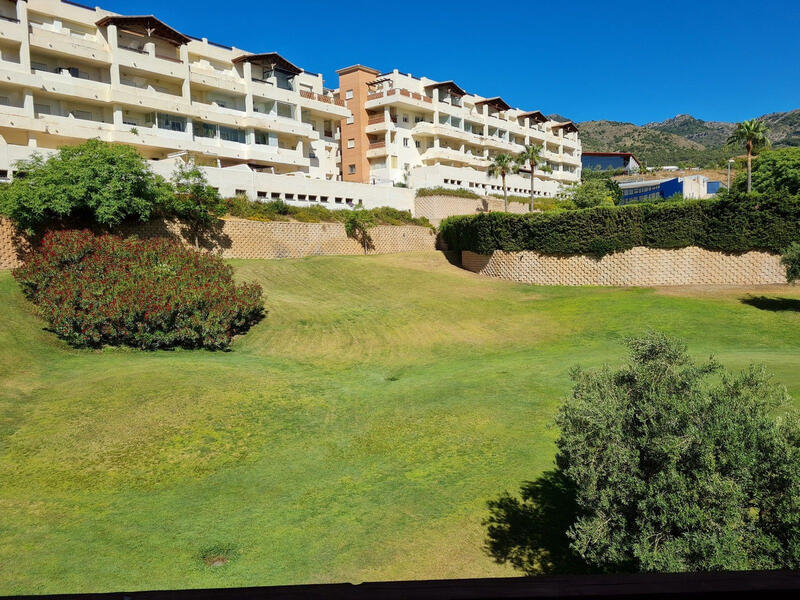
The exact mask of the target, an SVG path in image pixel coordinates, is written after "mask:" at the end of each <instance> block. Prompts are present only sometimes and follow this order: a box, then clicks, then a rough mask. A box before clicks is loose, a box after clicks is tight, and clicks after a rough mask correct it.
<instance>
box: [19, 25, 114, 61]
mask: <svg viewBox="0 0 800 600" xmlns="http://www.w3.org/2000/svg"><path fill="white" fill-rule="evenodd" d="M30 44H31V48H41V49H43V50H47V51H50V52H58V53H59V54H66V55H69V56H75V57H79V58H82V59H85V60H87V61H90V62H93V63H101V64H110V63H111V52H109V51H108V49H107V48H106V45H105V43H103V42H101V41H100V40H98V38H97V36H86V35H71V34H69V33H67V32H64V31H52V30H50V29H44V28H43V27H36V26H34V25H31V27H30Z"/></svg>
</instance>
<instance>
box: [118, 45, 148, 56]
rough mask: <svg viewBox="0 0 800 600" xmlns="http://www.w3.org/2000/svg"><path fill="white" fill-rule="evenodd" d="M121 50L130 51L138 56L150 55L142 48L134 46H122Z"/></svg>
mask: <svg viewBox="0 0 800 600" xmlns="http://www.w3.org/2000/svg"><path fill="white" fill-rule="evenodd" d="M120 49H122V50H128V51H129V52H136V53H137V54H144V55H148V54H149V52H147V50H143V49H142V48H136V47H134V46H120Z"/></svg>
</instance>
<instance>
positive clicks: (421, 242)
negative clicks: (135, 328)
mask: <svg viewBox="0 0 800 600" xmlns="http://www.w3.org/2000/svg"><path fill="white" fill-rule="evenodd" d="M119 233H120V234H122V235H138V236H139V237H142V238H152V237H169V238H172V239H175V240H177V241H180V242H181V243H183V244H185V245H187V246H193V245H194V239H193V236H192V234H191V232H190V231H189V230H188V229H187V228H186V227H185V226H183V225H182V224H181V223H178V222H176V221H151V222H149V223H142V224H136V225H130V226H125V227H123V228H121V230H120V231H119ZM370 236H371V237H372V240H373V244H372V246H371V247H370V248H369V249H368V254H390V253H396V252H416V251H425V250H435V249H436V235H435V233H434V232H433V231H432V230H431V229H429V228H428V227H417V226H414V225H406V226H379V227H375V228H373V229H371V230H370ZM21 243H22V244H24V243H25V242H24V240H20V239H17V238H16V237H15V235H14V229H13V227H12V226H11V224H10V223H9V222H8V221H4V220H0V269H11V268H14V267H16V266H17V265H18V264H19V258H18V255H19V251H18V248H19V247H20V245H21ZM200 245H201V247H202V248H203V249H205V250H208V251H210V252H214V253H217V254H220V255H221V256H222V257H223V258H302V257H304V256H314V255H322V254H363V253H364V248H363V246H362V245H361V244H360V243H359V242H358V241H356V240H354V239H352V238H349V237H347V233H346V232H345V229H344V225H342V224H341V223H294V222H259V221H247V220H244V219H227V220H223V221H220V222H219V225H218V226H217V227H216V228H214V230H213V231H211V232H209V233H206V234H204V235H203V236H202V237H201V238H200ZM23 247H24V246H23Z"/></svg>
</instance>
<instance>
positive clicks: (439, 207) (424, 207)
mask: <svg viewBox="0 0 800 600" xmlns="http://www.w3.org/2000/svg"><path fill="white" fill-rule="evenodd" d="M502 210H503V200H502V199H498V198H492V197H490V196H486V197H485V198H459V197H458V196H422V197H421V198H416V199H415V200H414V216H415V217H426V218H427V219H428V220H429V221H430V222H431V223H432V224H433V225H434V226H436V227H438V226H439V223H441V222H442V220H443V219H445V218H447V217H452V216H455V215H475V214H478V213H481V212H501V211H502ZM508 212H510V213H516V214H525V213H527V212H528V205H527V204H522V203H520V202H509V203H508Z"/></svg>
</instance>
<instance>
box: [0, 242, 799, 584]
mask: <svg viewBox="0 0 800 600" xmlns="http://www.w3.org/2000/svg"><path fill="white" fill-rule="evenodd" d="M233 264H234V265H235V267H236V271H237V276H238V277H239V278H241V279H244V280H257V281H259V282H261V283H262V285H263V286H264V289H265V293H266V303H267V306H268V309H269V314H268V316H267V318H266V319H265V320H264V321H263V322H261V323H260V324H259V325H257V326H256V327H255V328H254V329H253V330H252V331H251V332H250V333H249V334H248V335H247V336H245V337H243V338H241V339H239V340H237V341H236V343H235V344H234V347H233V349H232V351H231V352H225V353H222V352H220V353H211V352H206V351H196V352H188V351H177V352H153V353H142V352H137V351H132V350H125V349H107V350H103V351H82V350H75V349H71V348H69V347H68V346H66V345H65V344H64V343H62V342H60V341H59V340H58V339H56V338H55V337H54V336H53V335H52V334H50V333H48V332H47V331H45V330H44V329H43V323H42V322H41V321H40V320H38V319H37V318H36V317H35V316H34V314H33V311H32V309H31V306H30V305H29V304H28V303H27V302H26V301H25V300H24V299H23V298H22V296H21V295H20V293H19V291H18V289H17V287H16V284H15V283H14V281H13V279H12V277H11V276H10V274H9V273H7V272H6V273H0V307H1V308H0V594H18V593H45V592H99V591H110V590H137V589H155V588H187V587H208V586H215V587H216V586H247V585H270V584H276V585H277V584H299V583H310V582H335V581H350V582H360V581H366V580H384V579H411V578H445V577H478V576H501V575H511V574H513V572H511V571H510V570H508V569H506V568H504V567H500V566H497V565H494V564H493V563H492V562H491V561H490V559H489V558H488V557H487V556H486V555H485V554H484V553H483V552H482V549H481V546H482V542H483V530H482V527H481V520H482V519H483V518H484V517H485V516H486V508H485V506H486V501H487V500H488V499H489V498H492V497H494V496H496V495H497V494H499V493H500V492H501V491H503V490H510V491H513V490H516V489H517V488H518V486H519V484H520V483H521V482H522V481H523V480H528V479H532V478H534V477H535V476H536V475H537V474H538V473H539V472H541V471H542V470H543V469H546V468H548V467H550V466H551V465H552V461H553V455H554V439H555V437H556V434H557V432H556V431H555V430H554V428H553V427H552V425H551V422H552V418H553V415H554V413H555V410H556V408H557V406H558V404H559V401H560V399H561V398H563V397H564V396H565V395H566V394H567V393H568V392H569V389H570V381H569V370H570V368H571V367H572V366H573V365H576V364H581V365H583V366H587V367H593V366H598V365H601V364H602V363H604V362H607V363H610V364H618V363H619V362H620V360H621V359H622V357H623V356H624V353H625V351H624V348H623V347H622V346H621V341H622V339H623V338H624V337H626V336H630V335H637V334H641V333H643V332H645V331H646V330H647V329H648V328H655V329H659V330H663V331H666V332H669V333H671V334H676V335H680V336H681V337H683V338H685V339H686V340H687V342H688V343H689V344H690V350H691V351H692V353H693V354H695V355H697V356H698V357H705V356H707V355H709V354H711V353H713V354H715V355H717V357H718V358H719V359H720V360H721V361H722V362H723V363H725V364H726V365H727V366H729V367H731V368H736V369H739V368H743V367H745V366H746V365H747V364H748V363H749V362H751V361H755V362H761V363H764V364H766V365H767V366H768V367H769V369H770V370H772V371H773V372H774V373H775V374H776V377H777V379H778V380H779V381H781V382H782V383H784V384H785V385H786V386H787V387H788V389H789V391H790V393H792V394H793V395H794V396H795V397H798V398H800V353H798V344H800V312H797V311H796V308H797V307H796V305H795V304H793V303H792V302H791V301H788V302H786V301H783V302H777V301H770V300H767V301H756V302H755V304H757V306H754V305H752V304H747V303H743V302H742V300H743V299H746V298H747V297H748V296H749V295H754V296H761V295H766V296H768V297H770V298H773V299H774V298H788V299H795V298H800V290H795V289H793V288H776V289H772V290H767V291H761V290H750V291H748V290H711V291H708V290H691V289H689V290H650V289H604V288H545V287H534V286H524V285H515V284H511V283H507V282H501V281H493V280H488V279H481V278H478V277H477V276H474V275H472V274H470V273H467V272H465V271H462V270H460V269H458V268H456V267H454V266H452V265H450V264H449V263H448V262H447V261H446V260H445V259H444V257H443V256H441V255H439V254H434V253H430V254H415V255H394V256H380V257H319V258H310V259H304V260H285V261H235V262H234V263H233ZM767 309H780V310H767ZM219 547H223V548H228V549H232V551H231V553H230V556H229V562H228V563H227V564H225V565H223V566H207V565H206V564H205V562H204V560H203V557H204V555H206V554H207V553H208V550H209V549H213V548H219Z"/></svg>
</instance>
